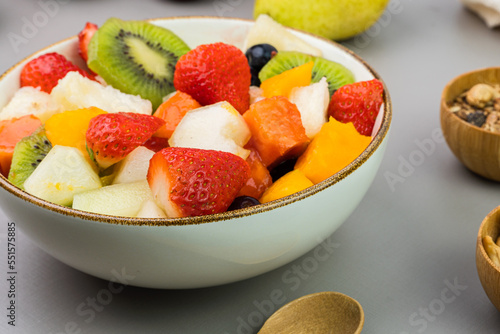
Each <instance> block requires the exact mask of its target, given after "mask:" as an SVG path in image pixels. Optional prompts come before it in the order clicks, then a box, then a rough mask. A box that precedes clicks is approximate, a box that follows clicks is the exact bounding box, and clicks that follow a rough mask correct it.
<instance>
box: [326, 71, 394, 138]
mask: <svg viewBox="0 0 500 334" xmlns="http://www.w3.org/2000/svg"><path fill="white" fill-rule="evenodd" d="M383 94H384V86H383V85H382V83H381V82H380V81H379V80H377V79H373V80H370V81H360V82H355V83H353V84H349V85H344V86H342V87H340V88H339V89H338V90H337V91H336V92H335V93H334V94H333V95H332V98H331V100H330V105H329V106H328V114H329V115H330V116H332V117H333V118H335V119H336V120H337V121H339V122H342V123H349V122H352V123H353V124H354V127H355V128H356V130H357V131H358V132H359V133H360V134H362V135H364V136H370V135H371V134H372V130H373V126H374V124H375V120H376V118H377V115H378V112H379V111H380V106H381V105H382V103H383V102H384V100H383V99H384V98H383Z"/></svg>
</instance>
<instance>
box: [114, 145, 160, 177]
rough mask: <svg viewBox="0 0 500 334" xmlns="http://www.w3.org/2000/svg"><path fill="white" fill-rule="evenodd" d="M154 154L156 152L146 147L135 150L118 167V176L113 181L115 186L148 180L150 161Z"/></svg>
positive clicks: (116, 173)
mask: <svg viewBox="0 0 500 334" xmlns="http://www.w3.org/2000/svg"><path fill="white" fill-rule="evenodd" d="M154 154H155V152H153V151H151V150H150V149H148V148H146V147H144V146H139V147H137V148H136V149H134V150H133V151H132V152H130V153H129V154H128V155H127V156H126V157H125V159H123V160H122V161H120V162H119V163H118V164H117V165H116V167H115V168H116V172H115V175H116V176H115V178H114V179H113V184H118V183H131V182H137V181H142V180H146V175H147V174H148V168H149V160H151V158H152V157H153V155H154Z"/></svg>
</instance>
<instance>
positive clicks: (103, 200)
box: [73, 180, 153, 217]
mask: <svg viewBox="0 0 500 334" xmlns="http://www.w3.org/2000/svg"><path fill="white" fill-rule="evenodd" d="M146 200H153V194H152V193H151V189H150V188H149V184H148V181H146V180H144V181H139V182H132V183H120V184H114V185H111V186H107V187H102V188H99V189H95V190H90V191H86V192H82V193H79V194H76V195H75V197H74V199H73V209H77V210H83V211H89V212H94V213H100V214H105V215H113V216H125V217H135V216H136V215H137V213H138V212H139V210H140V209H141V205H142V203H143V202H144V201H146Z"/></svg>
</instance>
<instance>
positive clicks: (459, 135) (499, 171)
mask: <svg viewBox="0 0 500 334" xmlns="http://www.w3.org/2000/svg"><path fill="white" fill-rule="evenodd" d="M478 83H487V84H497V83H500V67H491V68H485V69H481V70H477V71H472V72H468V73H465V74H462V75H460V76H458V77H456V78H455V79H453V80H451V81H450V82H449V83H448V84H447V85H446V87H445V88H444V90H443V93H442V95H441V128H442V130H443V135H444V138H445V139H446V142H447V143H448V146H449V147H450V149H451V151H452V152H453V154H455V156H456V157H457V158H458V160H460V161H461V162H462V163H463V164H464V165H465V167H467V168H468V169H470V170H471V171H473V172H474V173H476V174H478V175H481V176H483V177H485V178H488V179H491V180H495V181H500V133H494V132H491V131H486V130H483V129H481V128H479V127H477V126H474V125H472V124H469V123H467V122H466V121H464V120H462V119H461V118H459V117H458V116H457V115H455V114H454V113H452V112H451V111H450V110H449V106H450V104H451V102H453V100H455V98H456V97H457V96H459V95H460V94H462V93H463V92H464V91H466V90H468V89H470V88H471V87H472V86H474V85H475V84H478Z"/></svg>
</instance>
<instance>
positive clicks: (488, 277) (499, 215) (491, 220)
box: [476, 206, 500, 311]
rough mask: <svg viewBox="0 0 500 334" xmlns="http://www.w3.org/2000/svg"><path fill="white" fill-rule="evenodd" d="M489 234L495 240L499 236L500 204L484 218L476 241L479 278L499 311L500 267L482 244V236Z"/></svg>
mask: <svg viewBox="0 0 500 334" xmlns="http://www.w3.org/2000/svg"><path fill="white" fill-rule="evenodd" d="M488 235H489V236H491V237H492V238H493V240H495V241H496V240H497V238H498V237H499V236H500V206H498V207H497V208H495V209H494V210H493V211H491V212H490V213H489V214H488V215H487V216H486V218H484V220H483V222H482V223H481V226H480V227H479V232H478V234H477V243H476V267H477V273H478V276H479V280H480V281H481V285H482V286H483V289H484V291H485V292H486V295H487V296H488V298H489V299H490V301H491V303H492V304H493V305H495V307H496V308H497V309H498V310H499V311H500V268H499V267H497V266H496V265H495V264H494V263H493V261H492V260H491V259H490V257H489V256H488V254H486V250H485V249H484V246H483V238H484V237H486V236H488Z"/></svg>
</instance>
